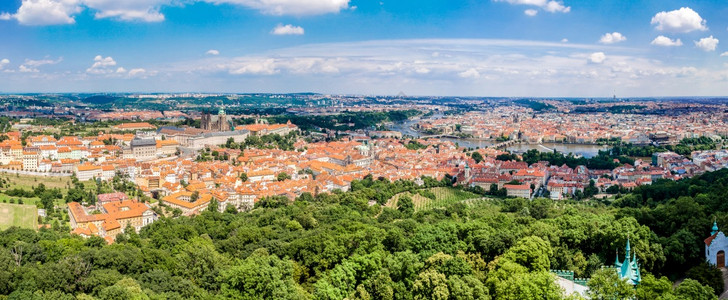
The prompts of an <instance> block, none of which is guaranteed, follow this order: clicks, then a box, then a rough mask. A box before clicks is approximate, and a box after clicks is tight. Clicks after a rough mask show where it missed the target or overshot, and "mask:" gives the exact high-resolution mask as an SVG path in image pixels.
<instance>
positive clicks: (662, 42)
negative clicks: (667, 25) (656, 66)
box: [650, 35, 683, 47]
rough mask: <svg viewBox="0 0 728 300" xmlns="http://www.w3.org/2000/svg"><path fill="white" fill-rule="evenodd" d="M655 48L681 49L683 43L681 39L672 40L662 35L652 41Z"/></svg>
mask: <svg viewBox="0 0 728 300" xmlns="http://www.w3.org/2000/svg"><path fill="white" fill-rule="evenodd" d="M650 44H652V45H655V46H663V47H679V46H682V44H683V43H682V41H681V40H680V39H674V40H672V39H670V38H669V37H666V36H664V35H660V36H658V37H656V38H655V39H654V40H652V43H650Z"/></svg>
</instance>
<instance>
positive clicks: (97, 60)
mask: <svg viewBox="0 0 728 300" xmlns="http://www.w3.org/2000/svg"><path fill="white" fill-rule="evenodd" d="M115 66H116V61H115V60H114V59H113V58H112V57H111V56H107V57H103V56H101V55H96V57H94V63H93V65H91V67H90V68H88V69H86V73H89V74H95V75H101V74H110V73H114V72H118V71H119V69H123V68H119V69H116V68H114V67H115Z"/></svg>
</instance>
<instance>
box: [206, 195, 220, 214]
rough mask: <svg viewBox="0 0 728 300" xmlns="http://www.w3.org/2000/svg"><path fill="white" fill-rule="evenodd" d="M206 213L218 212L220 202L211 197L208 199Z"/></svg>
mask: <svg viewBox="0 0 728 300" xmlns="http://www.w3.org/2000/svg"><path fill="white" fill-rule="evenodd" d="M207 211H210V212H214V213H216V212H219V211H220V202H218V201H217V198H215V197H212V199H210V203H209V204H208V205H207Z"/></svg>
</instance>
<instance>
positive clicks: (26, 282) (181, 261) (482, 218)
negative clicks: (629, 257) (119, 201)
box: [0, 172, 728, 299]
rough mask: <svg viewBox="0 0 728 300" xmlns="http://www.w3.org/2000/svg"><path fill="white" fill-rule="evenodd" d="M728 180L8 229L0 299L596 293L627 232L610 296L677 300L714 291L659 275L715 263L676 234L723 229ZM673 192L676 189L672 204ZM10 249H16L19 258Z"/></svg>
mask: <svg viewBox="0 0 728 300" xmlns="http://www.w3.org/2000/svg"><path fill="white" fill-rule="evenodd" d="M727 180H728V173H727V172H716V173H712V174H706V175H704V176H701V177H699V178H695V179H693V180H690V181H685V182H679V183H668V182H657V183H656V184H655V185H654V186H651V187H646V188H641V189H638V190H637V191H635V193H633V194H629V195H624V196H621V197H619V198H618V200H616V201H615V203H614V204H600V203H597V204H591V205H587V204H585V203H580V202H579V203H577V202H565V203H553V202H552V201H550V200H547V199H537V200H534V201H531V202H529V201H526V200H524V199H505V200H493V201H475V202H472V203H470V204H467V205H466V204H464V203H461V202H454V203H452V204H449V205H445V206H444V207H443V208H434V209H419V210H417V211H416V212H414V213H408V212H400V211H398V210H395V209H391V208H388V207H384V208H382V207H380V206H379V205H374V206H369V205H368V202H369V201H370V200H376V201H383V202H386V199H390V198H392V196H393V195H396V194H401V193H407V192H409V193H412V192H415V191H416V190H417V188H415V186H414V185H413V184H412V183H411V182H396V183H389V182H387V181H382V180H372V179H371V178H367V179H365V180H363V181H357V182H355V183H354V184H353V185H352V186H353V187H354V190H353V191H351V192H346V193H336V194H320V195H316V196H315V197H314V196H311V195H309V194H304V195H302V196H301V197H299V198H298V199H296V201H295V202H293V203H287V201H286V200H285V198H270V199H265V200H264V201H260V202H258V204H257V205H256V206H257V207H256V208H255V209H254V210H252V211H251V212H248V213H238V214H234V213H228V212H226V213H219V212H211V211H205V212H203V213H202V214H201V215H199V216H195V217H181V218H177V219H171V218H165V219H162V220H160V221H157V222H155V223H154V224H152V225H150V226H148V227H145V228H144V229H143V230H142V232H141V233H140V234H136V233H133V232H131V231H129V232H128V233H127V234H122V235H120V236H119V237H118V238H117V242H116V243H115V244H113V245H105V242H104V241H103V240H102V239H100V238H94V237H92V238H89V239H83V238H81V237H78V236H70V235H68V234H67V233H65V232H63V231H61V230H58V231H54V230H52V229H42V230H41V231H40V232H35V231H33V230H28V229H19V228H11V229H8V230H5V231H3V232H1V233H0V278H1V279H2V280H0V295H9V297H8V299H46V298H53V299H74V297H78V299H91V297H94V298H98V299H129V298H135V297H136V298H138V299H142V298H147V297H149V298H150V299H211V298H221V299H225V298H232V299H344V298H349V299H352V298H357V299H489V298H490V299H526V298H530V297H531V296H533V295H538V296H539V298H543V299H559V298H561V297H562V293H561V291H560V289H559V287H558V286H557V285H556V284H555V281H554V277H553V275H552V274H551V273H550V272H549V270H571V271H573V272H574V274H575V276H576V277H590V276H592V277H594V276H596V277H595V278H598V280H593V281H591V283H590V286H592V285H593V289H592V292H593V293H595V294H594V296H598V295H599V293H601V292H603V291H602V290H601V289H600V288H599V287H600V285H599V283H600V282H610V281H609V280H612V279H610V278H611V277H609V276H606V275H605V273H604V272H597V270H600V268H601V267H602V266H603V265H609V264H611V263H612V262H613V261H614V253H615V251H617V250H619V251H623V249H624V245H625V243H626V242H627V238H628V237H629V239H630V242H631V245H632V249H634V251H635V252H636V253H637V257H638V258H639V262H640V264H641V267H642V269H643V273H642V277H643V282H642V283H641V284H640V285H639V286H638V287H637V289H636V290H635V289H633V288H627V289H623V290H621V291H618V292H619V293H622V294H620V295H622V296H624V297H633V296H634V293H637V294H639V295H653V294H654V293H661V294H660V295H670V296H675V297H678V298H681V297H683V296H685V295H687V294H685V293H688V288H690V289H691V290H690V291H693V292H696V291H697V292H698V293H701V292H702V293H703V294H702V295H704V296H705V295H707V296H706V297H708V299H710V298H712V297H714V296H715V293H714V291H713V290H714V289H713V288H710V287H707V286H704V285H701V284H700V283H698V281H694V280H686V281H684V283H683V284H681V285H680V286H678V288H677V289H675V290H672V289H670V288H669V285H670V284H671V283H670V281H669V279H668V277H661V276H670V277H672V278H678V277H685V274H686V273H687V274H689V275H688V277H689V278H696V279H698V280H699V281H700V282H702V283H703V284H705V285H709V284H711V280H712V279H714V278H713V277H711V276H713V275H715V274H714V273H712V272H711V271H710V270H715V269H709V268H708V269H705V268H703V269H700V268H698V269H695V268H693V270H690V272H688V269H690V268H692V267H694V266H699V257H698V256H696V257H693V256H690V255H687V256H686V255H685V253H684V252H685V251H688V252H689V253H698V254H699V253H701V251H702V248H701V245H700V242H701V241H702V240H700V238H703V236H705V234H703V235H700V236H696V239H697V240H693V239H692V238H685V237H687V235H686V234H685V233H684V230H686V228H687V229H690V230H692V229H694V230H696V233H695V234H699V231H701V230H705V231H708V230H709V229H710V228H709V227H710V224H711V220H712V218H713V217H716V218H717V220H718V224H719V225H721V226H723V224H728V214H726V213H725V211H726V210H725V208H724V206H725V205H723V204H722V202H712V201H711V200H710V199H719V198H720V197H721V196H722V195H725V194H726V192H728V189H727V188H726V187H725V186H726V185H722V186H721V185H719V184H718V182H725V181H727ZM709 182H710V183H709ZM428 184H432V186H430V187H429V188H435V190H438V189H443V187H442V186H437V184H442V183H438V182H434V181H431V180H429V181H428ZM673 185H678V186H679V187H680V188H683V187H687V192H684V191H683V190H681V191H680V192H670V191H671V190H672V189H673V188H676V186H673ZM690 186H695V187H690ZM447 189H448V190H450V188H447ZM663 189H666V190H663ZM456 193H464V192H462V191H457V192H456ZM671 193H674V195H675V196H681V198H680V199H678V200H675V199H671V198H670V195H672V194H671ZM643 195H649V196H650V199H652V200H651V201H652V202H650V203H651V204H650V205H646V204H643V202H640V201H637V200H636V199H637V198H640V199H641V198H642V197H643ZM660 195H662V196H660ZM703 203H704V204H703ZM628 204H629V205H628ZM712 205H717V206H716V209H713V208H714V207H713V206H712ZM629 206H636V207H637V208H635V207H629ZM686 209H689V210H686ZM684 212H688V214H684ZM650 215H653V216H652V217H650ZM657 215H659V217H655V216H657ZM657 220H659V221H657ZM667 224H671V225H669V226H668V227H666V228H663V227H664V226H667ZM652 226H654V228H652ZM674 232H676V233H674ZM673 233H674V234H677V235H679V236H680V237H683V238H682V240H683V244H680V245H674V244H673V243H674V242H675V241H674V239H673ZM706 234H707V233H706ZM20 249H22V253H23V255H22V257H21V258H19V259H17V258H18V256H17V255H14V254H17V253H18V251H19V250H20ZM678 257H684V259H683V260H681V261H677V258H678ZM607 273H608V272H607ZM607 275H608V274H607ZM605 276H606V277H605ZM698 277H699V278H698ZM611 282H613V281H611ZM665 283H667V285H668V288H667V289H666V290H665V289H663V288H662V287H664V285H665ZM607 285H609V284H607ZM601 286H603V285H601ZM713 286H714V287H715V289H721V290H720V291H717V292H718V293H719V292H722V287H721V286H716V285H713ZM706 292H707V294H705V293H706ZM33 297H36V298H33ZM0 298H1V297H0ZM650 299H653V298H650Z"/></svg>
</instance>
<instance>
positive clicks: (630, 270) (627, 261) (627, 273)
mask: <svg viewBox="0 0 728 300" xmlns="http://www.w3.org/2000/svg"><path fill="white" fill-rule="evenodd" d="M625 250H626V253H625V255H624V261H622V262H621V263H620V262H619V254H617V259H616V262H615V264H614V266H615V267H616V269H617V274H619V278H621V279H625V280H627V282H629V284H632V285H637V284H639V283H640V281H642V276H641V275H640V266H639V263H638V259H637V253H636V252H635V253H632V251H631V250H632V249H631V247H630V245H629V239H627V247H625ZM630 256H632V257H631V258H630Z"/></svg>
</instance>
